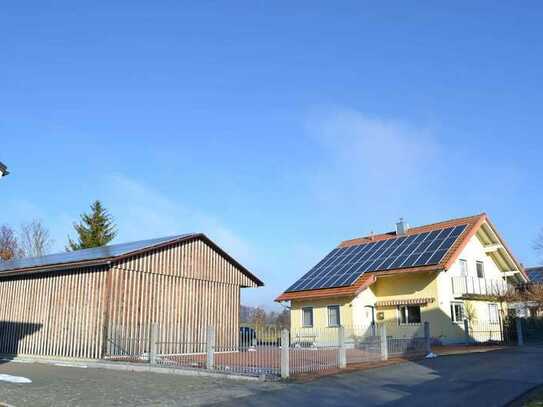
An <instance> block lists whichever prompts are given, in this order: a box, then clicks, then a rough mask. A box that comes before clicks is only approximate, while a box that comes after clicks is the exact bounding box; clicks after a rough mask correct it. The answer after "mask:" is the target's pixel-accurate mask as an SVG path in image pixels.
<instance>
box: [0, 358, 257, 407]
mask: <svg viewBox="0 0 543 407" xmlns="http://www.w3.org/2000/svg"><path fill="white" fill-rule="evenodd" d="M0 361H7V362H16V363H40V364H46V365H53V366H58V367H75V368H81V369H87V368H91V369H108V370H123V371H129V372H150V373H159V374H170V375H179V376H200V377H214V378H222V379H229V380H245V381H257V382H258V381H263V380H264V379H263V378H261V377H254V376H243V375H237V374H231V373H219V372H208V371H204V370H193V369H182V368H178V367H169V366H168V367H166V366H151V365H144V364H136V363H126V362H115V363H110V362H102V361H99V362H97V361H90V360H88V361H87V360H81V361H74V360H69V361H68V360H66V359H46V358H29V357H14V358H2V357H0ZM1 406H2V405H1V404H0V407H1Z"/></svg>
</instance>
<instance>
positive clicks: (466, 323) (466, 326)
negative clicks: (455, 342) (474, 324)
mask: <svg viewBox="0 0 543 407" xmlns="http://www.w3.org/2000/svg"><path fill="white" fill-rule="evenodd" d="M464 341H465V342H466V345H469V344H470V343H471V340H470V338H469V321H468V320H467V319H464Z"/></svg>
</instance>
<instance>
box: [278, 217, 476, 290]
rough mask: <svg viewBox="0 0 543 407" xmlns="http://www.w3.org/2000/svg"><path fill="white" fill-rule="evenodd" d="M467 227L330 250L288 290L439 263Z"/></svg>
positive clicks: (345, 283) (326, 285) (343, 284)
mask: <svg viewBox="0 0 543 407" xmlns="http://www.w3.org/2000/svg"><path fill="white" fill-rule="evenodd" d="M466 226H467V225H460V226H456V227H448V228H443V229H438V230H434V231H432V232H425V233H419V234H413V235H409V236H401V237H397V238H394V239H386V240H381V241H378V242H374V243H366V244H361V245H356V246H350V247H343V248H336V249H334V250H332V251H331V252H330V253H329V254H328V255H327V256H326V257H325V258H324V259H322V260H321V261H320V262H319V263H318V264H317V265H316V266H315V267H313V268H312V269H311V270H309V272H307V273H306V274H305V275H304V276H303V277H302V278H300V279H299V280H298V281H296V282H295V283H294V284H293V285H292V286H290V287H289V288H288V289H287V292H289V291H304V290H314V289H318V288H332V287H346V286H350V285H351V284H352V283H354V282H355V281H356V280H357V279H358V278H359V277H360V276H361V275H362V274H364V273H367V272H370V271H384V270H393V269H399V268H406V267H419V266H429V265H433V264H438V263H439V262H440V261H441V260H442V259H443V257H444V256H445V254H446V253H447V252H448V251H449V249H450V248H451V246H452V245H453V244H454V243H455V242H456V240H457V239H458V237H459V236H460V235H461V234H462V232H463V231H464V230H465V229H466Z"/></svg>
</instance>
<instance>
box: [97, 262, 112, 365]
mask: <svg viewBox="0 0 543 407" xmlns="http://www.w3.org/2000/svg"><path fill="white" fill-rule="evenodd" d="M112 273H113V271H111V269H109V270H107V271H106V283H105V285H104V292H103V294H102V298H103V304H104V305H103V307H104V311H103V315H102V320H103V322H102V327H101V329H102V344H101V345H102V349H100V355H101V358H102V359H104V358H105V357H106V355H107V351H108V340H109V339H110V338H109V335H111V332H109V325H110V321H109V318H110V315H109V307H110V301H111V279H112V278H113V276H112Z"/></svg>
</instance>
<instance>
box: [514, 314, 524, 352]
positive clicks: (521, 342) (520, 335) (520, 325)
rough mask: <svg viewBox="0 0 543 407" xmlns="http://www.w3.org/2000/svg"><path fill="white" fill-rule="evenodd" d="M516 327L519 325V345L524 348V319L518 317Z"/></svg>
mask: <svg viewBox="0 0 543 407" xmlns="http://www.w3.org/2000/svg"><path fill="white" fill-rule="evenodd" d="M515 322H516V325H517V345H518V346H523V345H524V335H523V334H522V318H519V317H517V318H516V321H515Z"/></svg>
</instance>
